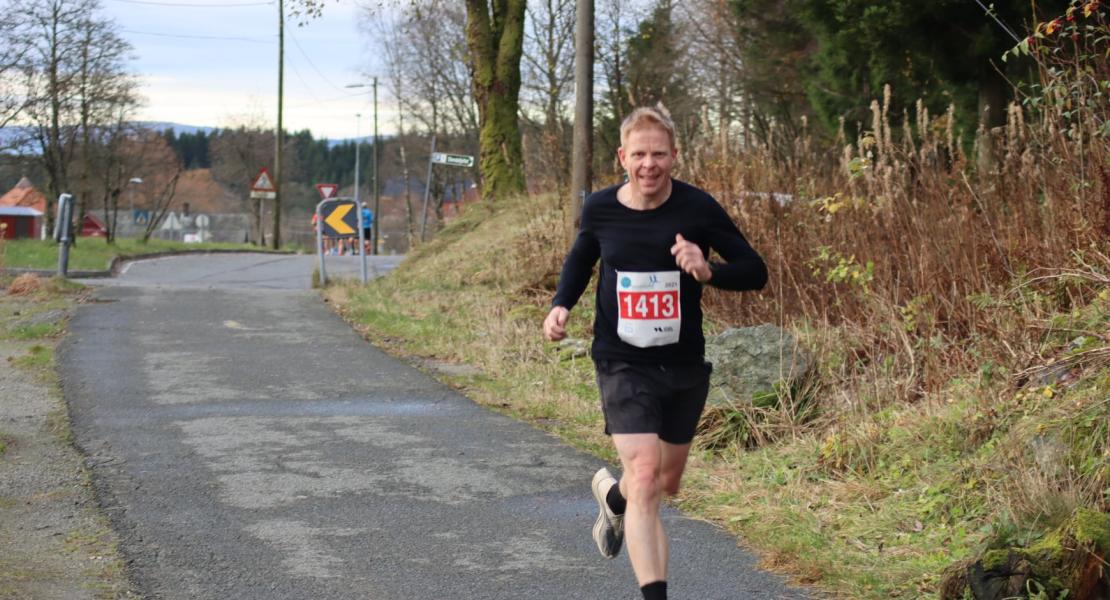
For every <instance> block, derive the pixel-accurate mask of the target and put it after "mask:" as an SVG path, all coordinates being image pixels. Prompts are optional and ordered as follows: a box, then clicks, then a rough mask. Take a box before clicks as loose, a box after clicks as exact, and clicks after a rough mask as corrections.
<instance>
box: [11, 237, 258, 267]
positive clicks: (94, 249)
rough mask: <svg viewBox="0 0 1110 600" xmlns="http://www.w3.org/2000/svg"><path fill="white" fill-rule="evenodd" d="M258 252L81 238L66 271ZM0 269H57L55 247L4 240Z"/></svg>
mask: <svg viewBox="0 0 1110 600" xmlns="http://www.w3.org/2000/svg"><path fill="white" fill-rule="evenodd" d="M244 249H250V250H260V251H265V249H260V248H258V247H256V246H249V245H246V244H227V243H219V244H211V243H205V244H186V243H183V242H174V241H168V240H149V241H147V242H145V243H143V242H141V241H139V240H137V239H130V238H121V239H117V240H116V241H115V243H114V244H108V243H107V242H105V241H104V238H96V237H89V238H81V239H80V240H78V242H77V245H76V246H74V247H73V248H71V249H70V253H69V269H70V270H71V271H101V270H104V269H107V268H108V263H109V262H111V260H112V259H113V258H115V257H116V256H141V255H143V254H154V253H157V252H171V251H176V250H244ZM0 267H8V268H26V269H56V268H57V267H58V244H57V243H54V242H52V241H41V240H7V241H5V242H4V243H2V244H0Z"/></svg>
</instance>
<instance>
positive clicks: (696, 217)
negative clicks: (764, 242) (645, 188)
mask: <svg viewBox="0 0 1110 600" xmlns="http://www.w3.org/2000/svg"><path fill="white" fill-rule="evenodd" d="M619 188H620V185H615V186H612V187H609V188H606V189H603V190H600V191H597V192H595V193H593V194H591V195H590V196H589V198H587V199H586V202H585V205H584V206H583V209H582V226H581V229H580V230H579V232H578V237H577V238H576V239H575V241H574V245H573V246H572V247H571V250H570V253H569V254H567V258H566V262H564V263H563V271H562V275H561V276H560V277H559V286H558V289H557V290H556V292H555V298H554V300H553V301H552V306H562V307H564V308H566V309H568V310H569V309H572V308H574V305H575V304H577V303H578V299H579V298H580V297H581V296H582V293H583V292H584V291H585V290H586V286H587V285H588V284H589V282H590V276H591V274H592V271H593V266H594V264H595V263H596V262H597V260H598V258H600V259H601V269H600V275H599V277H600V279H599V281H598V286H597V311H596V316H595V319H594V342H593V348H592V351H591V356H592V357H593V358H594V360H599V359H617V360H624V361H628V362H638V363H656V364H691V363H700V362H701V361H702V360H704V355H705V337H704V335H703V334H702V310H701V294H702V284H700V283H698V282H697V280H695V279H694V278H693V276H691V275H689V274H687V273H685V272H681V269H680V268H679V267H678V266H677V264H676V263H675V257H674V256H672V255H671V247H672V246H674V244H675V236H676V234H682V237H683V238H685V239H686V240H687V241H690V242H693V243H695V244H697V245H698V246H699V247H700V248H701V251H702V253H703V254H704V255H705V256H706V257H708V256H709V248H712V249H713V250H715V251H716V252H717V254H718V255H720V257H721V258H722V259H723V260H724V261H725V262H724V263H722V264H712V265H711V270H712V272H713V277H712V278H711V279H710V280H709V282H708V283H709V285H712V286H714V287H718V288H722V289H726V290H757V289H760V288H762V287H763V286H764V285H765V284H766V283H767V267H766V265H764V263H763V259H762V258H760V256H759V254H757V253H756V251H755V250H753V249H752V247H751V246H750V245H748V242H747V240H745V239H744V236H743V234H741V233H740V230H739V229H737V228H736V225H735V224H734V223H733V222H732V219H730V218H729V216H728V214H727V213H726V212H725V211H724V209H723V208H721V205H720V204H718V203H717V201H716V200H715V199H714V198H713V197H712V196H710V195H709V194H708V193H706V192H704V191H702V190H700V189H698V188H696V187H694V186H692V185H690V184H688V183H683V182H681V181H678V180H673V185H672V190H671V196H670V198H669V199H668V200H667V201H666V202H664V203H663V204H661V205H660V206H658V207H656V208H653V209H650V210H634V209H631V208H628V207H627V206H624V205H623V204H621V203H620V202H619V201H618V200H617V190H618V189H619ZM618 273H619V276H618ZM675 287H678V288H679V289H678V290H675V289H674V288H675ZM676 301H677V306H676V305H675V303H676ZM676 317H680V322H679V321H678V319H676ZM618 326H619V327H620V328H621V332H623V333H621V332H618ZM672 329H673V330H677V341H672V340H673V339H674V333H675V332H674V331H672ZM668 332H669V333H668ZM637 336H640V337H637ZM643 336H654V337H653V338H652V339H651V340H650V341H647V342H645V339H646V338H645V337H643ZM626 340H630V341H631V342H632V343H629V341H626ZM633 344H637V345H633ZM644 344H646V345H647V347H638V346H641V345H644Z"/></svg>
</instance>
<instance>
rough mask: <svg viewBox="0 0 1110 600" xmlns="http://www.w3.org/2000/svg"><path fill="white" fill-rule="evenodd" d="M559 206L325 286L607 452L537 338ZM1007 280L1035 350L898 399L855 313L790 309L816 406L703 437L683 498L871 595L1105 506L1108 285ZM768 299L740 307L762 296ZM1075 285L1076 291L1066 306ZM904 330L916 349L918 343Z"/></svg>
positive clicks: (577, 390) (976, 365) (489, 401)
mask: <svg viewBox="0 0 1110 600" xmlns="http://www.w3.org/2000/svg"><path fill="white" fill-rule="evenodd" d="M557 204H558V203H557V201H556V199H554V198H551V197H539V198H535V197H533V198H529V199H526V200H519V201H515V202H512V203H506V204H503V205H501V206H497V207H496V210H494V209H492V208H490V207H488V206H486V207H480V206H475V207H474V208H473V209H472V210H470V211H469V212H468V213H467V214H466V215H464V216H463V217H461V218H460V219H459V220H458V221H456V222H454V223H453V224H452V225H451V226H449V227H448V228H447V229H446V230H444V231H443V232H441V233H440V235H439V237H438V238H437V239H436V240H435V241H434V242H432V243H430V244H428V245H426V246H424V247H423V248H420V249H419V250H417V251H415V252H414V253H412V254H411V255H410V256H409V258H408V259H407V261H406V263H405V264H404V265H402V267H401V268H399V269H398V270H397V271H395V272H393V273H392V274H390V275H389V276H388V277H386V278H384V279H383V280H379V281H377V282H375V283H374V284H372V285H371V286H370V287H368V288H361V287H360V286H356V285H338V286H333V287H330V288H328V289H327V290H326V292H325V293H326V294H327V295H328V296H329V298H330V299H331V300H332V301H333V303H334V305H335V306H336V307H337V308H338V310H340V311H341V312H342V313H343V314H345V316H347V317H348V318H349V319H350V320H351V321H352V322H353V323H355V324H356V326H357V327H359V328H360V330H362V331H363V332H364V333H365V334H366V335H367V336H368V337H369V338H370V339H372V340H373V341H374V342H376V343H378V344H380V345H382V346H384V347H386V348H389V349H391V350H392V351H393V352H395V353H397V354H401V355H409V356H414V357H419V358H422V359H434V360H438V361H447V362H463V363H468V364H471V365H474V366H476V367H479V369H480V370H481V373H482V374H481V375H462V376H445V377H444V378H445V379H446V380H447V381H448V383H450V384H451V385H453V386H455V387H456V388H458V389H460V390H462V391H464V392H465V393H467V394H468V395H469V396H470V397H471V398H473V399H475V400H476V401H477V402H479V403H481V404H483V405H486V406H489V407H491V408H493V409H495V410H499V411H502V412H505V413H508V414H511V415H513V416H515V417H517V418H520V419H523V420H525V421H528V422H531V423H533V424H535V425H536V426H538V427H541V428H543V429H545V430H548V431H551V432H553V433H555V434H557V435H559V436H561V437H562V438H563V439H565V440H566V441H567V442H568V443H570V444H572V445H574V446H577V447H579V448H582V449H584V450H586V451H589V452H592V453H594V454H596V455H598V456H600V457H602V458H605V459H607V460H614V459H615V457H614V455H613V452H612V451H611V449H610V448H609V445H608V441H607V440H606V439H605V437H604V436H603V434H602V433H601V429H602V423H601V415H600V411H599V410H598V407H597V399H596V390H595V388H594V383H593V372H592V365H591V364H590V362H589V360H588V358H584V357H580V356H575V355H574V352H573V351H572V350H571V349H569V348H563V347H560V346H558V345H555V344H549V343H547V342H544V341H542V340H541V335H540V323H541V321H542V318H543V315H544V314H546V310H547V303H548V301H549V299H550V294H551V289H552V285H553V283H554V281H555V279H556V277H557V270H558V266H559V259H560V258H561V254H562V252H563V251H564V249H565V248H566V247H567V241H568V239H569V237H568V236H569V233H568V231H569V226H568V225H567V221H568V220H567V218H566V215H565V214H564V213H563V212H562V211H561V209H560V208H558V207H557ZM757 247H758V245H757ZM1104 267H1110V265H1104ZM1092 273H1094V274H1097V273H1095V272H1092ZM1099 273H1102V272H1099ZM1103 275H1105V273H1103ZM1038 285H1040V286H1042V287H1038ZM1044 285H1047V286H1048V288H1045V287H1043V286H1044ZM1006 289H1009V290H1011V291H1013V293H1014V294H1015V295H1005V294H1002V295H1000V296H997V297H996V296H990V295H989V294H988V295H987V296H990V297H989V298H988V297H984V298H981V299H979V305H980V306H981V307H982V308H981V310H982V311H983V312H984V314H987V313H997V314H998V317H997V318H1004V319H1016V317H1015V316H1014V315H1013V314H1011V312H1012V311H1018V312H1021V311H1025V312H1022V313H1021V314H1024V315H1025V316H1026V317H1029V318H1032V317H1031V314H1032V313H1033V312H1035V313H1036V321H1037V322H1038V323H1041V324H1042V325H1043V326H1044V327H1043V328H1042V329H1041V330H1040V331H1038V332H1036V333H1035V334H1034V335H1035V337H1036V338H1037V339H1038V340H1039V344H1040V345H1039V346H1038V347H1039V349H1040V351H1041V354H1040V356H1039V357H1037V358H1036V359H1035V360H1033V362H1032V363H1030V362H1029V359H1030V358H1031V357H1027V356H1024V355H1021V356H1015V357H1014V359H1013V360H1011V361H1008V362H1004V363H1000V362H991V361H988V360H983V361H980V362H975V361H966V362H965V363H964V366H963V367H962V368H959V369H956V368H952V369H951V370H950V371H949V372H948V378H947V380H946V381H945V382H944V383H943V384H940V385H938V386H936V388H935V389H931V390H919V391H917V392H915V393H914V394H909V395H906V396H902V395H901V394H893V393H890V390H893V389H896V388H899V387H900V386H903V385H905V381H904V378H905V373H903V372H902V371H900V370H898V369H895V368H892V365H893V361H894V359H893V358H890V357H889V356H887V357H884V356H883V355H882V354H881V353H879V350H877V349H876V350H872V349H869V351H874V352H876V355H874V356H871V357H869V358H868V359H867V360H866V361H862V362H861V360H862V359H861V358H860V357H859V356H858V354H859V352H860V350H859V348H858V344H859V343H860V339H861V335H862V333H861V331H859V329H858V326H857V325H853V324H851V323H838V324H834V323H831V322H828V321H821V320H813V319H791V320H789V321H788V322H786V323H784V324H785V325H786V326H787V327H790V328H791V329H792V330H793V331H794V332H795V333H796V334H797V335H798V336H799V337H800V338H801V339H802V340H804V343H805V345H806V346H807V347H809V348H810V349H811V351H813V352H814V353H815V354H816V356H817V357H818V360H819V362H820V363H821V369H820V370H821V372H820V375H819V379H820V380H821V384H820V386H819V388H818V391H817V392H816V397H815V404H816V406H817V410H816V411H815V412H813V413H811V414H810V415H809V416H808V417H807V418H806V419H805V420H804V421H803V420H801V419H795V420H791V419H792V415H766V416H765V419H764V420H763V421H762V422H760V423H754V424H752V425H753V426H756V427H765V428H766V433H767V435H766V436H764V437H765V439H768V440H771V442H770V443H767V444H765V445H763V446H759V447H755V448H752V447H749V445H748V444H741V445H737V444H732V445H728V446H726V447H725V448H724V449H713V450H709V449H704V448H703V449H699V450H697V451H696V452H695V453H694V456H693V457H692V460H691V466H690V469H689V471H688V480H687V481H688V486H687V488H686V490H685V491H684V492H683V494H682V496H681V497H680V498H679V500H678V504H679V505H680V506H681V507H682V508H683V509H685V510H687V511H689V512H690V513H692V514H694V515H696V516H699V517H703V518H706V519H709V520H711V521H713V522H714V523H717V524H718V525H720V526H722V527H725V528H727V529H728V530H729V531H730V532H732V533H734V534H736V535H737V536H738V538H739V539H740V540H741V541H742V543H744V544H747V545H750V546H752V547H753V548H755V549H756V550H757V551H758V552H759V553H760V554H761V556H762V557H763V558H764V564H765V565H766V566H769V567H772V568H776V569H778V570H780V571H783V572H787V573H790V574H792V575H793V576H794V577H795V578H797V579H798V580H800V581H804V582H808V583H813V584H816V585H817V586H819V587H821V588H824V589H826V590H828V591H830V592H833V593H835V594H836V595H838V596H842V597H845V598H876V599H877V598H891V597H921V596H933V595H935V593H936V590H937V589H938V586H939V583H940V580H941V573H942V571H943V569H944V568H945V567H946V566H948V565H949V564H952V563H953V562H954V561H957V560H960V559H963V558H966V557H969V556H973V555H974V554H975V553H976V552H978V551H979V550H980V549H982V548H984V547H985V546H987V545H999V544H1010V543H1024V542H1030V541H1032V540H1036V539H1038V538H1039V536H1041V535H1043V534H1044V533H1045V532H1046V531H1048V530H1050V529H1051V528H1052V527H1053V526H1055V525H1056V524H1058V523H1059V522H1061V521H1062V520H1064V519H1066V518H1067V517H1068V516H1069V515H1070V514H1071V512H1072V510H1073V509H1075V508H1076V507H1079V506H1096V507H1097V506H1100V505H1101V506H1104V505H1105V502H1107V500H1110V489H1104V488H1108V487H1110V486H1108V484H1107V482H1110V468H1108V466H1107V465H1108V459H1110V443H1108V440H1110V400H1108V398H1110V368H1108V367H1110V351H1108V350H1107V346H1106V342H1107V338H1106V334H1107V333H1108V332H1110V291H1107V290H1105V289H1102V290H1101V291H1099V290H1098V288H1097V287H1094V288H1092V286H1091V285H1090V281H1088V280H1086V279H1083V278H1082V277H1078V278H1075V279H1068V278H1053V279H1049V280H1045V281H1040V282H1030V281H1017V282H1015V284H1014V286H1012V287H1008V288H1003V289H1002V291H1005V290H1006ZM1050 289H1051V290H1056V292H1057V293H1056V295H1054V296H1053V295H1050V294H1048V293H1047V292H1048V291H1049V290H1050ZM1092 289H1094V290H1095V291H1094V292H1093V293H1092ZM1069 290H1070V291H1069ZM1069 294H1070V296H1069ZM767 295H769V294H760V295H744V296H742V297H741V296H736V298H737V300H736V302H739V303H749V304H750V303H753V302H768V303H773V302H774V299H773V298H767V297H765V296H767ZM1068 297H1070V298H1073V299H1077V298H1082V299H1083V301H1080V302H1070V301H1068V302H1063V301H1060V299H1061V298H1068ZM1051 298H1055V300H1053V299H1051ZM1034 305H1035V307H1034ZM1065 306H1066V308H1063V307H1065ZM903 308H905V307H903ZM1056 309H1060V310H1056ZM1030 311H1032V312H1030ZM734 312H735V311H722V310H715V311H714V312H712V313H711V315H712V318H714V319H715V322H714V323H712V324H710V325H708V326H707V327H708V329H709V330H710V332H712V331H713V330H715V329H718V328H720V327H722V326H724V325H726V324H729V325H731V324H740V323H735V322H731V321H729V320H728V319H730V318H731V317H730V315H733V314H734ZM898 314H900V315H901V314H903V313H902V312H900V313H898ZM918 318H919V319H923V318H926V317H925V316H919V317H918ZM591 321H592V291H588V292H587V293H586V294H585V296H584V298H583V301H582V304H580V305H579V306H578V307H576V308H575V310H574V313H573V315H572V321H571V328H570V332H571V336H572V337H574V338H577V339H580V340H588V338H589V335H590V332H589V328H590V325H591ZM1021 322H1022V323H1024V321H1021ZM749 324H754V323H749ZM873 326H874V327H876V328H885V327H888V326H890V324H889V323H874V324H873ZM903 332H904V333H905V335H906V336H907V339H908V340H909V344H910V347H911V348H922V349H927V348H928V343H929V340H928V339H925V340H918V339H916V337H915V335H916V334H915V333H914V331H913V330H912V329H909V330H907V329H905V328H904V329H903ZM1014 339H1016V338H1014ZM1002 341H1003V342H1004V340H1002ZM934 343H936V342H935V341H934ZM988 343H990V344H997V343H999V340H993V341H990V342H987V341H980V340H970V341H968V342H967V344H968V345H969V347H968V348H966V349H967V350H968V351H969V352H982V353H985V352H986V350H987V349H988V348H987V346H986V344H988ZM919 344H920V345H919ZM970 346H979V348H978V349H976V348H973V347H970ZM915 351H916V350H915ZM887 352H888V353H889V354H890V355H897V354H899V353H904V352H905V349H904V348H892V349H888V350H887ZM991 356H992V357H993V356H994V355H993V353H992V354H991ZM904 359H905V357H901V358H899V360H904ZM871 362H875V363H878V365H877V366H876V367H874V368H870V367H867V366H866V364H864V363H867V364H870V363H871ZM884 364H885V365H886V366H885V367H883V365H884ZM846 365H847V366H846ZM1052 365H1057V367H1056V368H1055V370H1053V367H1052ZM884 369H885V370H884ZM1061 374H1063V375H1061ZM845 402H848V404H850V405H852V406H854V408H850V409H849V408H846V406H845ZM586 475H588V474H586ZM584 476H585V475H584Z"/></svg>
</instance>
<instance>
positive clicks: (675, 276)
mask: <svg viewBox="0 0 1110 600" xmlns="http://www.w3.org/2000/svg"><path fill="white" fill-rule="evenodd" d="M679 275H680V273H679V272H678V271H658V272H654V273H631V272H627V271H617V307H618V309H619V311H620V313H619V315H618V318H617V335H619V336H620V338H621V339H622V340H624V341H625V342H626V343H628V344H631V345H633V346H636V347H637V348H649V347H651V346H665V345H667V344H675V343H678V335H679V331H680V330H681V329H682V307H681V305H680V303H679V291H680V289H679V281H680V277H679Z"/></svg>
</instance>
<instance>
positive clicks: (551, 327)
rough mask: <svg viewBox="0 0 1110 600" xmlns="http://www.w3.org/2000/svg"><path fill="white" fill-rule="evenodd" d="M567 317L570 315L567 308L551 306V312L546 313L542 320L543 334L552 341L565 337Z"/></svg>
mask: <svg viewBox="0 0 1110 600" xmlns="http://www.w3.org/2000/svg"><path fill="white" fill-rule="evenodd" d="M568 317H570V311H569V310H567V309H565V308H563V307H562V306H555V307H552V309H551V312H549V313H547V318H546V319H544V320H543V334H544V336H545V337H547V339H549V340H551V341H553V342H557V341H559V340H561V339H563V338H565V337H567V318H568Z"/></svg>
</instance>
